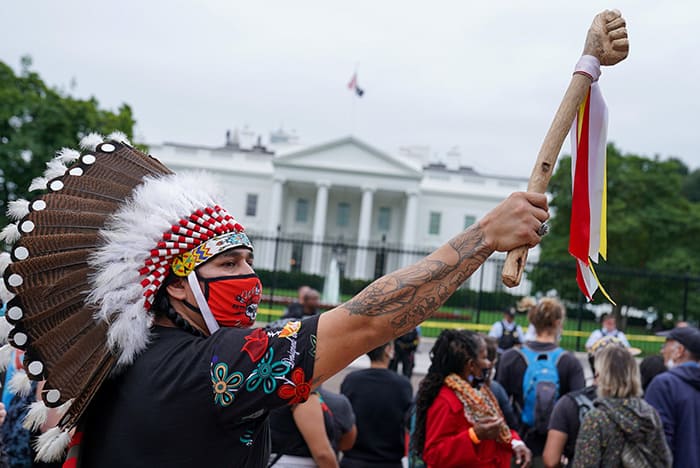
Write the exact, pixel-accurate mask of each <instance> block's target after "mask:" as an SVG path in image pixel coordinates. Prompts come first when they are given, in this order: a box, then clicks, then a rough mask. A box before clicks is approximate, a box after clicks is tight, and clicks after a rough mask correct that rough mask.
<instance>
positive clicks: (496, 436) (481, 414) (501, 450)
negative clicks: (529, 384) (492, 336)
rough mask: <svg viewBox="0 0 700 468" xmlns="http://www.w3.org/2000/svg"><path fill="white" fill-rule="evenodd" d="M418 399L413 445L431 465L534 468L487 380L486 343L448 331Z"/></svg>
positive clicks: (464, 333)
mask: <svg viewBox="0 0 700 468" xmlns="http://www.w3.org/2000/svg"><path fill="white" fill-rule="evenodd" d="M430 355H431V356H430V357H431V365H430V368H429V369H428V374H427V375H426V376H425V378H424V379H423V380H422V381H421V384H420V387H419V389H418V395H417V397H416V428H415V432H414V434H413V438H414V439H413V441H412V442H413V444H412V445H413V446H414V447H415V450H416V451H418V452H419V453H420V454H422V457H423V460H424V461H425V463H426V465H427V466H428V467H441V468H449V467H457V466H460V467H463V466H474V467H493V468H497V467H503V468H506V467H510V463H511V458H512V456H513V455H515V457H516V463H517V464H518V465H520V464H522V466H523V467H528V466H530V459H531V453H530V450H529V449H528V448H527V447H526V446H525V444H524V443H523V442H522V441H521V440H520V437H519V436H518V434H517V433H516V432H515V431H514V430H512V429H510V428H509V427H508V426H507V425H506V423H505V421H504V419H503V414H502V413H501V410H500V409H499V407H498V402H497V401H496V398H495V397H494V396H493V393H492V392H491V390H490V389H489V387H488V385H482V384H483V383H484V382H485V381H486V377H487V373H488V371H489V370H490V368H491V364H490V362H489V360H488V358H487V356H486V343H485V342H484V339H483V338H482V337H481V336H479V335H478V334H476V333H474V332H470V331H466V330H443V331H442V333H440V336H439V337H438V339H437V341H436V342H435V345H434V346H433V349H432V350H431V352H430Z"/></svg>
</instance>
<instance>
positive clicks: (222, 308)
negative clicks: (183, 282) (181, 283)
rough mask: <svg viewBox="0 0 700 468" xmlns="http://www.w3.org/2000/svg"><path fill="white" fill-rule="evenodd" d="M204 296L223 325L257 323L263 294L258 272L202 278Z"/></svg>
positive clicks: (217, 319) (241, 325)
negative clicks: (256, 318) (256, 319)
mask: <svg viewBox="0 0 700 468" xmlns="http://www.w3.org/2000/svg"><path fill="white" fill-rule="evenodd" d="M197 278H198V279H199V281H201V282H202V283H204V291H203V292H204V297H205V298H206V300H207V304H209V309H211V313H212V315H213V316H214V318H215V319H216V321H217V322H218V323H219V325H221V326H222V327H237V328H248V327H250V326H251V325H253V323H255V317H256V315H257V314H258V304H259V303H260V298H261V296H262V283H260V278H258V275H256V274H255V273H252V274H250V275H238V276H219V277H217V278H202V277H201V276H199V275H197Z"/></svg>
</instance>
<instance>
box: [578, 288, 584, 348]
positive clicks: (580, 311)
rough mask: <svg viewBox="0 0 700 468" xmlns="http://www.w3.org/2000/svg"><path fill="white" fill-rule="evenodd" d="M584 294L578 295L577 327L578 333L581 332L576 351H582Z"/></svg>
mask: <svg viewBox="0 0 700 468" xmlns="http://www.w3.org/2000/svg"><path fill="white" fill-rule="evenodd" d="M583 298H584V296H583V294H581V293H579V295H578V324H577V325H576V331H577V332H579V333H578V334H577V335H576V351H581V327H582V326H583Z"/></svg>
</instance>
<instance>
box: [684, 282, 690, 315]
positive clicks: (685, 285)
mask: <svg viewBox="0 0 700 468" xmlns="http://www.w3.org/2000/svg"><path fill="white" fill-rule="evenodd" d="M683 286H684V288H683V321H684V322H687V321H688V289H690V277H688V275H685V279H684V281H683Z"/></svg>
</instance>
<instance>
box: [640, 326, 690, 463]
mask: <svg viewBox="0 0 700 468" xmlns="http://www.w3.org/2000/svg"><path fill="white" fill-rule="evenodd" d="M661 354H662V355H663V358H664V361H665V363H666V367H667V368H668V371H666V372H662V373H661V374H659V375H657V376H656V377H654V380H652V381H651V383H650V384H649V387H648V388H647V390H646V393H645V394H644V399H645V400H646V401H647V402H648V403H649V404H650V405H651V406H653V407H654V408H656V410H657V411H658V412H659V415H660V416H661V422H662V423H663V427H664V432H665V433H666V441H667V442H668V446H669V447H670V448H671V452H672V453H673V466H674V467H685V466H700V444H698V440H699V439H700V330H698V329H697V328H695V327H676V328H674V329H673V330H671V331H670V332H668V334H667V335H666V342H665V343H664V345H663V347H662V348H661Z"/></svg>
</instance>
